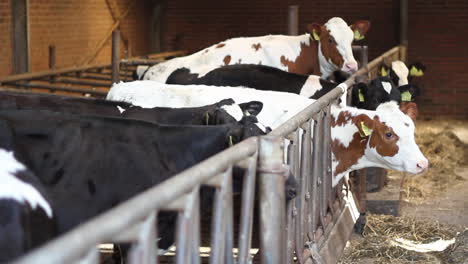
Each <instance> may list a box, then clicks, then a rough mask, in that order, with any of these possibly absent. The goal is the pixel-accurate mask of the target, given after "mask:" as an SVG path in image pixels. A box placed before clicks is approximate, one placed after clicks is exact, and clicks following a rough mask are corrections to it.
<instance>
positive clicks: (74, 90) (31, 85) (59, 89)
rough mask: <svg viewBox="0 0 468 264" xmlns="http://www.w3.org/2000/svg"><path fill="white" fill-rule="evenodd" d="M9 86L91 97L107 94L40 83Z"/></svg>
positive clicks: (105, 93) (12, 84)
mask: <svg viewBox="0 0 468 264" xmlns="http://www.w3.org/2000/svg"><path fill="white" fill-rule="evenodd" d="M8 85H10V86H18V87H26V88H37V89H48V90H52V91H64V92H73V93H82V94H87V93H88V94H92V95H99V96H106V95H107V92H105V91H96V90H91V89H80V88H72V87H64V86H57V85H47V84H40V83H19V82H18V83H9V84H8Z"/></svg>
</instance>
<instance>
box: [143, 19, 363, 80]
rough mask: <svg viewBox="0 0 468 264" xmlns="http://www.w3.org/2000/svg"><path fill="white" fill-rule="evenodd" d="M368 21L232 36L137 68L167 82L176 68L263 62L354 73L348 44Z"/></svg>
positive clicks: (283, 67) (326, 73)
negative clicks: (290, 32)
mask: <svg viewBox="0 0 468 264" xmlns="http://www.w3.org/2000/svg"><path fill="white" fill-rule="evenodd" d="M369 27H370V22H369V21H366V20H359V21H357V22H356V23H354V24H352V25H351V26H348V25H347V24H346V22H345V21H344V20H343V19H342V18H339V17H333V18H331V19H329V20H328V21H327V23H325V24H324V25H320V24H317V23H312V24H309V25H308V26H307V30H308V33H306V34H303V35H299V36H284V35H268V36H261V37H245V38H233V39H228V40H226V41H223V42H220V43H218V44H215V45H213V46H211V47H208V48H205V49H202V50H200V51H198V52H196V53H194V54H191V55H188V56H185V57H178V58H174V59H171V60H168V61H165V62H161V63H159V64H156V65H154V66H152V67H150V68H144V67H139V68H138V69H137V73H139V74H141V75H139V79H140V80H155V81H159V82H163V83H164V82H166V80H167V77H168V76H169V75H170V74H171V73H172V72H174V71H175V70H177V69H180V68H188V69H190V72H191V73H192V74H194V73H196V74H199V77H201V76H203V75H204V74H206V73H207V72H209V71H211V70H213V69H215V68H218V67H220V66H222V65H231V64H262V65H267V66H272V67H275V68H278V69H281V70H284V71H288V72H292V73H298V74H304V75H311V74H315V75H320V76H321V77H322V78H324V79H326V78H327V77H328V76H329V75H330V74H331V73H332V72H333V71H335V70H343V71H345V72H349V73H352V72H355V71H356V70H357V69H358V65H357V62H356V60H355V59H354V56H353V52H352V48H351V43H352V42H353V40H360V39H363V38H364V35H365V34H366V32H367V31H368V29H369Z"/></svg>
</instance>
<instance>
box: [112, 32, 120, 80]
mask: <svg viewBox="0 0 468 264" xmlns="http://www.w3.org/2000/svg"><path fill="white" fill-rule="evenodd" d="M119 44H120V30H114V31H113V32H112V83H117V82H119V74H120V48H119Z"/></svg>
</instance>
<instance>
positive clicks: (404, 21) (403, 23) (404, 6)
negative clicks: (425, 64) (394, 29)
mask: <svg viewBox="0 0 468 264" xmlns="http://www.w3.org/2000/svg"><path fill="white" fill-rule="evenodd" d="M400 44H401V45H405V46H408V0H400Z"/></svg>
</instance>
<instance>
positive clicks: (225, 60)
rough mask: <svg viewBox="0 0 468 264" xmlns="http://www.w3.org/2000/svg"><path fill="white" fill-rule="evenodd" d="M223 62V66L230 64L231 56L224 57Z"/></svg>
mask: <svg viewBox="0 0 468 264" xmlns="http://www.w3.org/2000/svg"><path fill="white" fill-rule="evenodd" d="M223 62H224V65H229V63H230V62H231V55H226V57H224V59H223Z"/></svg>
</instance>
